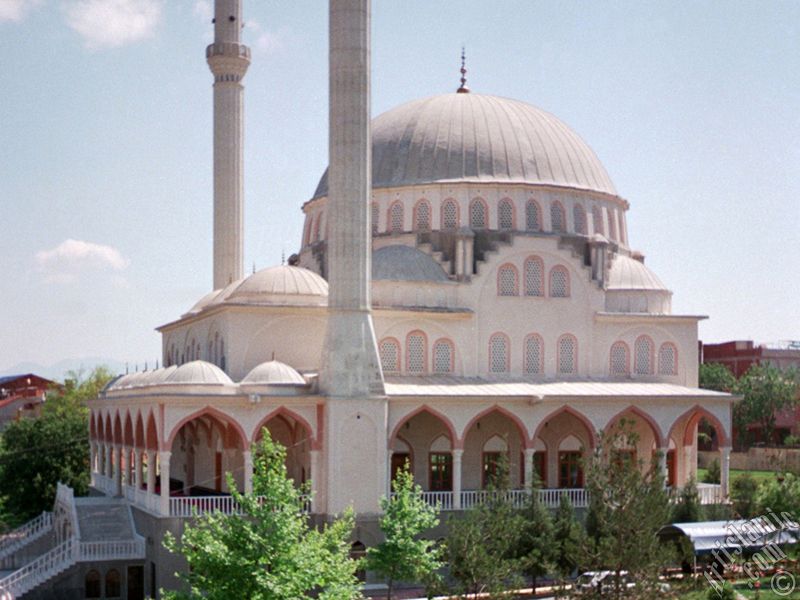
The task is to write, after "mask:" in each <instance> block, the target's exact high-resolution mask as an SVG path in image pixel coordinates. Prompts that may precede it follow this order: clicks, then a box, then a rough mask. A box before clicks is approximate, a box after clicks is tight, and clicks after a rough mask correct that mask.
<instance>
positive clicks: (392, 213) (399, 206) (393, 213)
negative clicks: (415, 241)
mask: <svg viewBox="0 0 800 600" xmlns="http://www.w3.org/2000/svg"><path fill="white" fill-rule="evenodd" d="M403 218H404V211H403V203H402V202H400V201H399V200H398V201H397V202H395V203H394V204H392V206H391V207H389V227H387V229H388V230H389V231H390V232H391V233H402V232H403Z"/></svg>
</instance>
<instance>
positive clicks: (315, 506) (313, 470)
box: [308, 450, 321, 515]
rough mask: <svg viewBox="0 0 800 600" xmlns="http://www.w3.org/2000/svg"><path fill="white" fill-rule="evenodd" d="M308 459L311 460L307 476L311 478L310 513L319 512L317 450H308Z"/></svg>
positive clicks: (319, 483)
mask: <svg viewBox="0 0 800 600" xmlns="http://www.w3.org/2000/svg"><path fill="white" fill-rule="evenodd" d="M308 454H309V459H310V460H311V467H310V469H309V473H308V476H309V478H310V479H311V514H314V515H315V514H318V513H319V494H320V485H321V482H320V481H319V472H320V471H319V450H311V451H309V453H308Z"/></svg>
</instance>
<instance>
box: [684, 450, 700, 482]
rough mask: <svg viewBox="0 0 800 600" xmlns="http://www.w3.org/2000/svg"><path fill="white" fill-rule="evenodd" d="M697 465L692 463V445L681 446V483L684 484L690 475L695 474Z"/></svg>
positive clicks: (693, 475)
mask: <svg viewBox="0 0 800 600" xmlns="http://www.w3.org/2000/svg"><path fill="white" fill-rule="evenodd" d="M696 467H697V465H692V447H691V446H684V447H683V484H684V485H686V484H687V483H688V482H689V478H690V477H696V476H697V469H696Z"/></svg>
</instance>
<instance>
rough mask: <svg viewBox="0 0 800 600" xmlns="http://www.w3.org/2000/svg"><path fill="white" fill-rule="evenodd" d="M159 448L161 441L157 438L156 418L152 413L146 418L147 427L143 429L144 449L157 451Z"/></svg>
mask: <svg viewBox="0 0 800 600" xmlns="http://www.w3.org/2000/svg"><path fill="white" fill-rule="evenodd" d="M160 446H161V440H160V439H159V437H158V427H157V426H156V418H155V416H154V415H153V411H152V410H151V411H150V414H149V415H148V417H147V426H146V428H145V447H146V448H147V449H148V450H158V449H159V447H160Z"/></svg>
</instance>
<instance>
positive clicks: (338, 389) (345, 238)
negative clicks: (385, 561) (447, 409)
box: [320, 0, 388, 515]
mask: <svg viewBox="0 0 800 600" xmlns="http://www.w3.org/2000/svg"><path fill="white" fill-rule="evenodd" d="M329 17H330V21H329V27H330V31H329V35H330V65H329V68H330V106H329V121H330V139H329V154H330V165H329V170H328V173H329V184H328V215H329V219H330V224H331V226H330V229H329V233H328V252H327V256H328V285H329V288H328V329H327V335H326V339H325V346H324V348H323V366H322V370H321V372H320V388H321V391H322V392H323V393H324V394H325V395H326V396H327V401H326V405H325V422H326V425H327V426H326V427H325V432H326V433H325V448H326V452H325V455H326V456H325V458H326V466H327V469H326V473H327V477H326V479H327V482H328V484H327V486H326V487H327V489H326V492H327V493H326V497H325V498H324V499H321V500H322V501H323V502H324V504H325V507H324V509H325V512H327V514H338V513H340V512H341V511H343V510H345V509H346V508H347V507H348V506H352V507H353V508H354V509H355V510H356V512H357V513H359V514H362V515H363V514H375V513H377V512H378V511H379V510H380V509H379V500H380V497H381V495H383V494H386V493H387V492H388V483H387V482H388V479H387V473H388V465H387V460H388V458H387V456H388V453H387V449H386V436H387V433H386V422H387V404H386V396H385V392H384V386H383V374H382V373H381V367H380V360H379V358H378V349H377V343H376V341H375V330H374V328H373V324H372V312H371V303H370V284H371V279H372V277H371V275H372V272H371V252H372V237H371V234H370V196H371V187H372V186H371V152H372V150H371V138H370V0H330V15H329Z"/></svg>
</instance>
